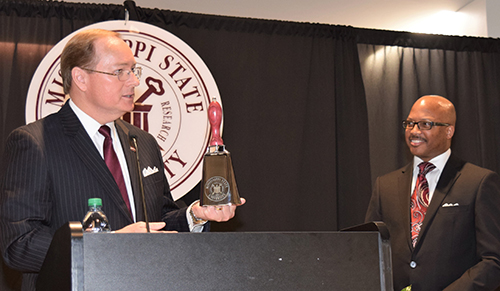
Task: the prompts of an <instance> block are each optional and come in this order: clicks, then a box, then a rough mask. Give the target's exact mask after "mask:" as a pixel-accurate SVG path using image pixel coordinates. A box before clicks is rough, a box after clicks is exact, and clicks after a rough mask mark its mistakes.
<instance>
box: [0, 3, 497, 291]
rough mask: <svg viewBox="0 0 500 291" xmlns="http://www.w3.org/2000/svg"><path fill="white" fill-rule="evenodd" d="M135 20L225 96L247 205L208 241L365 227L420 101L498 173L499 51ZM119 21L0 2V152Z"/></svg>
mask: <svg viewBox="0 0 500 291" xmlns="http://www.w3.org/2000/svg"><path fill="white" fill-rule="evenodd" d="M129 3H130V2H129ZM131 4H133V3H131ZM129 10H130V12H131V19H132V20H139V21H142V22H146V23H149V24H152V25H156V26H158V27H161V28H163V29H165V30H167V31H170V32H171V33H173V34H175V35H176V36H178V37H179V38H181V39H182V40H183V41H184V42H186V43H187V44H188V45H190V46H191V47H192V48H193V49H194V50H195V51H196V52H197V53H198V54H199V55H200V56H201V58H202V59H203V60H204V61H205V63H206V64H207V66H208V68H209V69H210V71H211V72H212V74H213V76H214V78H215V80H216V82H217V85H218V87H219V91H220V94H221V98H222V102H223V106H224V118H225V119H224V141H225V144H226V146H227V148H228V150H229V151H231V153H232V156H233V163H234V168H235V171H236V178H237V182H238V188H239V191H240V194H241V195H242V196H243V197H245V198H247V204H246V205H244V206H243V207H241V208H240V209H238V211H237V215H236V217H235V219H233V220H231V221H230V222H227V223H221V224H214V225H213V226H212V230H214V231H335V230H339V229H342V228H344V227H348V226H352V225H355V224H359V223H362V222H363V219H364V214H365V211H366V207H367V204H368V200H369V197H370V194H371V184H372V181H373V180H374V178H375V177H376V176H378V175H381V174H385V173H387V172H390V171H392V170H395V169H396V168H399V167H401V166H403V165H404V164H406V163H407V162H408V161H409V158H410V156H409V153H408V151H407V150H406V145H405V143H404V140H403V131H402V129H401V127H400V122H401V120H403V119H404V118H405V117H406V115H407V114H408V112H409V109H410V107H411V105H412V103H413V102H414V101H415V100H416V99H417V98H418V97H420V96H421V95H424V94H440V95H443V96H445V97H447V98H449V99H451V100H452V101H453V102H454V103H455V105H456V107H457V111H458V115H459V117H458V123H457V131H456V133H455V138H454V143H453V145H452V150H453V151H454V152H456V153H457V154H458V155H460V156H461V157H463V158H464V159H467V160H469V161H471V162H474V163H476V164H478V165H480V166H484V167H488V168H490V169H493V170H495V171H498V170H499V169H500V153H499V152H498V151H499V150H498V149H497V147H496V145H498V142H497V139H498V136H499V132H498V131H499V130H500V124H499V123H500V116H499V114H498V112H499V91H500V85H499V84H497V81H498V80H499V71H498V70H500V63H499V62H500V60H499V57H500V55H499V54H500V40H497V39H483V38H464V37H447V36H436V35H422V34H412V33H398V32H391V31H380V30H368V29H357V28H352V27H345V26H333V25H320V24H310V23H295V22H283V21H269V20H258V19H246V18H236V17H223V16H213V15H202V14H192V13H183V12H175V11H168V10H158V9H145V8H141V7H137V8H135V7H134V5H131V6H129ZM124 11H125V9H124V6H122V5H96V4H75V3H62V2H52V1H13V0H3V1H1V2H0V112H1V113H0V122H1V123H0V130H1V132H0V153H1V152H3V148H4V143H5V140H6V138H7V135H8V134H9V133H10V132H11V131H12V130H13V129H14V128H16V127H18V126H21V125H23V124H24V123H25V120H24V110H25V109H24V106H25V99H26V94H27V91H28V87H29V83H30V81H31V77H32V75H33V73H34V72H35V70H36V68H37V66H38V64H39V62H40V61H41V60H42V59H43V57H44V55H45V54H46V53H47V52H48V51H49V50H50V48H52V47H53V46H54V45H55V44H56V43H57V42H59V41H60V40H61V39H63V38H64V37H65V36H66V35H68V34H70V33H71V32H73V31H75V30H77V29H79V28H81V27H84V26H87V25H89V24H92V23H95V22H100V21H106V20H117V19H118V20H123V19H124V18H125V13H124ZM198 193H199V189H198V188H195V189H194V190H193V191H191V193H189V194H188V195H186V196H185V197H184V198H183V199H182V201H180V203H186V204H189V203H190V202H191V201H192V200H194V199H196V198H197V197H198ZM4 269H6V268H5V267H4ZM4 272H9V270H4ZM9 278H14V276H10V275H9V274H7V280H10V282H7V285H9V288H14V287H13V286H15V285H16V284H17V283H16V282H14V279H9ZM1 287H2V286H1V284H0V288H1ZM4 289H5V288H2V290H4ZM5 290H8V289H5Z"/></svg>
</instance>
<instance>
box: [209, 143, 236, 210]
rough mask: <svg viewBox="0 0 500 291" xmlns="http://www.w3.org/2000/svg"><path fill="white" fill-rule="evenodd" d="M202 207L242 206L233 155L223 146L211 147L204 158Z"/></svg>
mask: <svg viewBox="0 0 500 291" xmlns="http://www.w3.org/2000/svg"><path fill="white" fill-rule="evenodd" d="M200 196H201V197H200V205H202V206H203V205H206V206H209V205H230V204H235V205H239V204H241V201H240V195H239V193H238V187H237V186H236V179H235V177H234V171H233V163H232V161H231V154H230V153H229V152H228V151H227V150H226V149H225V147H224V146H223V145H217V146H210V147H209V148H208V152H207V153H206V154H205V156H204V158H203V178H202V180H201V195H200Z"/></svg>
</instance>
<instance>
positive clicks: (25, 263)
mask: <svg viewBox="0 0 500 291" xmlns="http://www.w3.org/2000/svg"><path fill="white" fill-rule="evenodd" d="M115 124H116V128H117V130H118V135H119V137H120V141H121V143H122V146H123V151H124V153H125V158H126V160H127V164H128V168H129V173H130V178H131V184H132V188H133V192H134V197H135V206H136V216H137V221H141V220H142V221H143V220H144V212H143V211H142V209H143V207H142V202H141V201H142V200H141V196H140V190H139V178H138V174H137V173H138V172H137V161H136V156H135V153H134V152H133V151H132V150H131V148H130V143H129V134H131V135H135V136H136V137H137V143H138V147H139V155H140V156H139V158H140V163H141V168H147V167H148V166H149V167H151V168H154V167H156V168H157V169H158V170H159V171H158V172H157V173H155V174H152V175H149V176H147V177H145V178H143V183H144V191H145V196H146V205H147V210H148V218H149V221H162V220H163V221H165V222H166V223H167V226H166V229H167V230H178V231H189V226H188V223H187V219H186V209H185V208H184V209H179V208H178V207H177V205H176V204H175V203H174V202H173V200H172V197H171V195H170V189H169V185H168V182H167V180H166V178H165V175H164V171H163V162H162V158H161V154H160V151H159V148H158V144H157V143H156V141H155V139H154V138H153V137H152V136H151V135H150V134H148V133H147V132H145V131H142V130H140V129H139V128H137V127H135V126H132V125H130V124H128V123H126V122H123V121H121V120H117V121H116V122H115ZM2 167H3V170H4V172H5V175H4V176H3V179H2V183H1V192H0V197H1V200H0V247H1V251H2V255H3V257H4V259H5V262H6V263H7V265H9V266H10V267H12V268H14V269H17V270H21V271H23V272H25V275H24V276H23V289H25V288H24V285H30V284H32V283H34V281H35V280H36V273H37V272H38V271H39V269H40V267H41V265H42V262H43V260H44V258H45V254H46V252H47V250H48V248H49V245H50V242H51V240H52V236H53V234H54V232H55V231H56V230H57V229H58V228H59V227H61V226H62V225H63V224H64V223H66V222H67V221H81V220H82V219H83V217H84V216H85V213H86V212H87V210H88V206H87V201H88V199H89V198H92V197H99V198H102V202H103V208H102V209H103V211H104V213H106V215H107V217H108V219H109V222H110V224H111V228H112V229H113V230H116V229H120V228H122V227H124V226H126V225H128V224H131V223H133V220H132V217H131V216H130V214H129V212H128V209H127V206H126V205H125V202H124V201H123V199H122V197H121V194H120V190H119V189H118V186H117V184H116V182H115V180H114V179H113V176H112V175H111V172H110V171H109V170H108V168H107V166H106V163H105V162H104V160H103V159H102V157H101V156H100V154H99V152H98V151H97V149H96V147H95V145H94V144H93V142H92V140H91V139H90V137H89V136H88V134H87V132H86V131H85V129H84V127H83V126H82V124H81V123H80V121H79V120H78V118H77V117H76V115H75V114H74V112H73V111H72V110H71V108H70V107H69V104H66V105H64V106H63V107H62V108H61V110H60V111H59V112H57V113H55V114H52V115H50V116H48V117H46V118H44V119H42V120H39V121H36V122H34V123H31V124H28V125H26V126H22V127H20V128H18V129H16V130H14V131H13V132H12V133H11V134H10V136H9V138H8V140H7V145H6V150H5V155H4V161H3V163H2ZM141 170H142V169H141ZM29 273H32V274H29Z"/></svg>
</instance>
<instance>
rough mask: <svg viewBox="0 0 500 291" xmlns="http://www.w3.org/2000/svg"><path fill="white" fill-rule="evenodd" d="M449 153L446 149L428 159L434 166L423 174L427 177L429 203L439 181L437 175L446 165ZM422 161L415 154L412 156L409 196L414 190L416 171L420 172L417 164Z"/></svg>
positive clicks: (439, 174) (438, 175)
mask: <svg viewBox="0 0 500 291" xmlns="http://www.w3.org/2000/svg"><path fill="white" fill-rule="evenodd" d="M450 155H451V149H448V150H447V151H445V152H444V153H442V154H440V155H439V156H436V157H434V158H432V159H431V160H430V161H429V163H432V164H433V165H434V166H436V168H434V169H433V170H432V171H430V172H428V173H427V175H426V176H425V177H426V178H427V183H428V184H429V203H431V200H432V196H433V195H434V190H436V186H437V183H438V181H439V177H441V173H443V169H444V166H445V165H446V162H448V159H449V158H450ZM422 162H423V160H422V159H421V158H419V157H417V156H414V157H413V179H412V182H411V189H412V191H411V193H410V196H411V195H412V194H413V192H414V191H415V184H416V182H417V176H418V173H419V172H420V169H419V168H418V165H419V164H420V163H422Z"/></svg>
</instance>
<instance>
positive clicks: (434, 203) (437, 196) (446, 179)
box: [415, 155, 464, 249]
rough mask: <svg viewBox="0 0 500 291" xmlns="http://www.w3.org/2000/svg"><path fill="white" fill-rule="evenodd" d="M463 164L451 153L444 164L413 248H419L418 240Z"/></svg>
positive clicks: (420, 238) (424, 232)
mask: <svg viewBox="0 0 500 291" xmlns="http://www.w3.org/2000/svg"><path fill="white" fill-rule="evenodd" d="M463 164H464V162H463V161H461V160H460V159H458V158H455V156H453V155H451V156H450V158H449V159H448V162H447V163H446V165H445V166H444V169H443V173H441V176H440V177H439V181H438V184H437V186H436V189H435V190H434V194H433V196H432V200H431V203H430V204H429V208H427V212H426V214H425V218H424V221H423V223H422V228H421V229H420V233H419V239H418V241H417V245H416V246H415V249H417V248H419V245H420V241H423V240H424V238H425V234H426V233H427V230H428V229H429V225H430V224H431V223H432V221H433V220H434V218H435V216H436V213H437V212H438V210H439V208H440V207H441V205H442V203H443V200H444V198H445V197H446V195H448V193H449V192H450V189H451V187H452V186H453V184H455V181H456V180H457V179H458V177H460V168H461V167H462V166H463Z"/></svg>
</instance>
